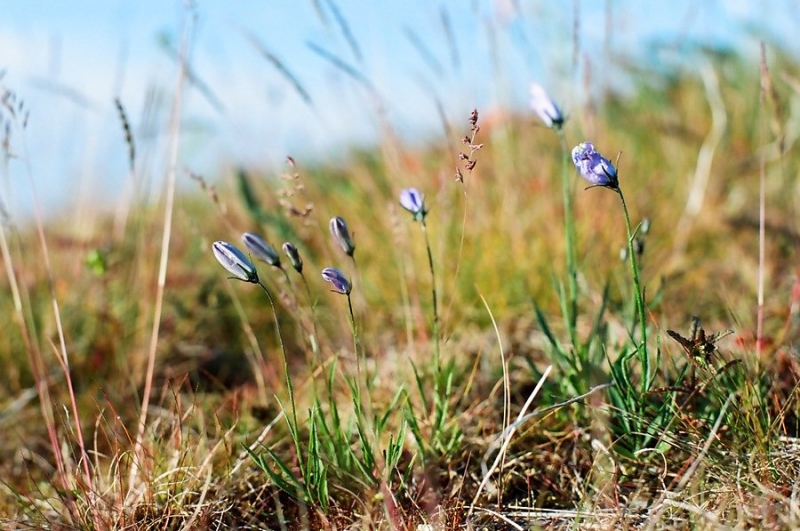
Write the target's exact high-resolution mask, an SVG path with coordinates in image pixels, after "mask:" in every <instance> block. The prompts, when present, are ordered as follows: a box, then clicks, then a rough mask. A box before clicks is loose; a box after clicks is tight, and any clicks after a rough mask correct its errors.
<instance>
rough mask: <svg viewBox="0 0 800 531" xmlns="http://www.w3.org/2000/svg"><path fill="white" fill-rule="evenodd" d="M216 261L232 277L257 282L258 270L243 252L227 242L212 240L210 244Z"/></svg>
mask: <svg viewBox="0 0 800 531" xmlns="http://www.w3.org/2000/svg"><path fill="white" fill-rule="evenodd" d="M211 248H212V250H213V251H214V256H215V257H216V258H217V261H218V262H219V263H220V264H222V267H224V268H225V269H227V270H228V271H229V272H230V273H231V274H232V275H233V276H234V277H236V278H238V279H239V280H243V281H245V282H252V283H253V284H258V272H256V268H255V266H254V265H253V262H251V261H250V259H249V258H247V257H246V256H245V254H244V253H243V252H242V251H240V250H239V249H237V248H236V247H235V246H233V245H231V244H230V243H228V242H214V244H213V245H212V246H211Z"/></svg>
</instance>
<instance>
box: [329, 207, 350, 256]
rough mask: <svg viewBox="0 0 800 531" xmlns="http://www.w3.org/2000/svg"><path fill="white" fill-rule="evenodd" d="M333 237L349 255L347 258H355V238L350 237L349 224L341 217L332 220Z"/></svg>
mask: <svg viewBox="0 0 800 531" xmlns="http://www.w3.org/2000/svg"><path fill="white" fill-rule="evenodd" d="M330 227H331V236H333V239H334V240H336V243H338V244H339V247H341V248H342V250H343V251H344V252H345V253H347V256H353V253H354V252H356V244H355V243H353V237H352V236H350V231H349V230H347V223H345V222H344V219H342V218H340V217H339V216H336V217H333V218H331V222H330Z"/></svg>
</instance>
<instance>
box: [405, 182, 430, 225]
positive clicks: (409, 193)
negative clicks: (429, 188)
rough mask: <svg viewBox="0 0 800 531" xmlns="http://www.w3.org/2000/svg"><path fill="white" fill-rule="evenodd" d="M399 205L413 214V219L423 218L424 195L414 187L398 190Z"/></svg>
mask: <svg viewBox="0 0 800 531" xmlns="http://www.w3.org/2000/svg"><path fill="white" fill-rule="evenodd" d="M400 205H401V206H402V207H403V208H405V209H406V210H408V211H409V212H411V213H412V214H414V221H422V220H423V219H425V214H427V213H428V211H427V210H425V196H424V195H423V194H422V193H421V192H420V191H419V190H417V189H416V188H405V189H403V190H401V191H400Z"/></svg>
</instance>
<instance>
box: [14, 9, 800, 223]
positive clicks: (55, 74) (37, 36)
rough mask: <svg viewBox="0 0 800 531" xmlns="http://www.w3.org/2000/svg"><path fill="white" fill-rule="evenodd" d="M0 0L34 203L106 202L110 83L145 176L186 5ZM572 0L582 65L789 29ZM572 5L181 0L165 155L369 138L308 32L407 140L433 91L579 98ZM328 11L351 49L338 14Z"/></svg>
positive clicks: (338, 147)
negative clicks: (181, 84)
mask: <svg viewBox="0 0 800 531" xmlns="http://www.w3.org/2000/svg"><path fill="white" fill-rule="evenodd" d="M0 5H2V8H3V16H2V17H0V69H4V70H5V75H4V77H3V78H2V80H0V84H2V86H3V87H4V88H5V89H10V90H13V91H14V92H15V93H16V94H17V95H18V96H19V97H20V98H22V99H23V100H24V101H25V102H26V106H27V108H28V109H29V111H30V119H29V122H28V126H27V128H26V131H25V133H24V140H25V142H24V145H23V144H20V142H21V140H22V135H16V136H15V137H12V142H13V143H14V144H13V146H14V149H15V150H16V152H18V154H20V155H21V156H24V155H23V153H26V154H27V159H28V160H29V162H30V164H31V169H32V174H33V177H34V179H35V182H36V186H37V189H38V193H39V195H40V197H41V200H42V204H43V206H44V207H46V208H48V209H50V208H64V207H68V206H70V205H75V204H76V203H80V202H83V203H84V204H85V203H91V204H95V205H100V206H104V207H106V208H109V209H113V208H114V204H115V203H114V201H116V199H117V197H118V195H119V191H120V190H122V189H124V183H125V182H126V180H127V179H128V175H127V169H126V167H127V166H126V159H125V156H126V150H127V148H126V147H125V144H124V142H123V136H122V132H121V129H120V125H119V121H118V118H117V114H116V110H115V108H114V104H113V101H114V98H115V97H119V98H120V99H121V101H122V102H123V103H124V105H125V107H126V109H127V112H128V114H129V116H130V119H131V122H132V126H133V129H134V133H135V134H136V135H137V141H138V142H139V144H140V146H141V155H142V157H144V159H143V160H142V164H143V167H144V168H143V169H145V170H147V171H148V172H150V173H152V178H153V182H154V183H156V184H158V183H159V182H160V179H161V178H162V177H163V173H164V167H163V163H162V161H163V155H164V152H165V149H166V142H165V141H163V140H165V139H166V136H165V134H166V133H165V131H166V120H167V118H168V107H169V98H170V97H171V95H172V94H173V93H174V80H175V63H174V60H173V59H172V58H171V56H170V52H169V47H170V46H174V47H177V46H178V43H179V41H180V35H181V27H182V24H183V23H184V22H185V21H186V19H187V9H186V8H185V7H184V3H183V2H177V1H176V2H170V1H165V0H158V1H156V0H144V1H136V2H133V1H126V2H122V1H113V0H107V1H103V2H101V1H92V2H89V1H72V2H61V1H56V0H50V1H43V2H18V1H10V0H7V1H4V2H1V3H0ZM578 5H579V9H580V44H581V54H582V55H584V56H586V57H588V58H589V59H590V60H591V61H592V62H593V64H594V65H595V66H597V65H601V66H602V65H603V64H605V63H604V61H605V59H604V44H605V43H606V42H610V46H611V51H612V53H614V54H617V55H624V56H629V57H630V56H633V57H637V56H638V57H642V55H641V54H643V50H644V47H645V46H644V45H645V44H646V43H648V42H651V41H653V40H655V39H658V40H662V41H666V42H674V43H680V42H683V41H684V40H697V41H702V42H707V43H711V44H715V43H716V44H720V43H727V44H733V45H736V46H738V47H739V49H740V50H742V52H743V53H752V54H753V55H755V54H756V53H757V50H758V44H757V40H758V35H759V32H762V31H769V32H770V33H772V34H774V35H776V36H777V37H779V38H784V39H785V42H789V41H788V37H789V36H790V35H792V34H794V33H796V32H797V29H798V25H799V24H800V17H799V16H798V15H797V14H796V9H794V3H793V2H792V0H772V1H768V0H764V1H761V2H756V1H748V0H732V1H726V2H723V1H715V0H707V1H698V0H682V1H681V0H678V1H667V0H660V1H637V0H612V1H611V2H610V3H609V2H606V1H599V0H582V1H580V2H579V3H578ZM608 5H610V6H611V12H612V18H611V20H612V26H611V30H612V33H611V38H610V41H607V35H606V31H607V24H606V17H605V12H606V9H607V7H608ZM334 6H335V7H334ZM573 6H574V3H573V2H566V1H564V2H547V1H543V0H540V1H525V0H472V1H467V0H459V1H455V0H451V1H440V2H436V1H430V0H380V1H378V0H375V1H364V0H362V1H358V0H337V1H335V2H334V1H331V0H295V1H291V2H289V1H286V0H264V1H260V2H255V1H238V2H217V1H215V2H211V1H197V2H195V3H193V4H192V8H191V9H190V10H189V11H188V12H190V13H192V16H193V20H194V23H193V24H192V25H191V27H193V30H194V31H193V34H192V40H191V59H192V63H191V66H192V69H193V72H195V73H196V75H197V77H198V79H199V80H200V81H201V82H202V83H203V84H204V86H205V87H206V92H205V93H204V92H203V91H201V90H200V89H198V88H197V86H190V87H188V88H187V91H186V97H185V102H184V114H183V116H184V120H183V127H184V133H183V136H182V143H181V150H180V167H189V168H191V169H192V170H193V171H195V172H197V173H199V174H202V175H204V176H206V177H208V178H212V179H213V178H214V176H215V175H217V174H218V173H219V170H220V168H222V167H225V166H227V165H231V164H244V165H261V166H264V165H268V166H271V167H275V168H278V169H280V168H281V164H282V161H283V160H284V159H285V157H286V156H287V155H291V156H293V157H295V158H296V159H298V160H299V161H300V162H303V161H304V160H305V161H309V160H313V159H315V158H317V159H318V158H320V157H326V158H337V157H340V156H341V155H342V154H343V153H344V152H345V151H346V149H347V146H349V145H354V144H355V145H369V144H370V143H371V142H374V141H376V140H377V139H378V118H377V112H376V105H375V104H373V103H370V98H369V92H368V91H367V90H365V89H364V88H363V87H362V86H360V85H359V83H358V82H356V81H354V80H353V79H352V78H351V77H349V76H348V75H346V74H345V73H343V72H342V70H341V69H339V68H336V67H334V66H333V65H332V64H331V63H330V62H329V61H326V60H325V59H324V58H323V57H321V56H320V54H319V53H316V52H315V51H313V49H312V48H313V47H316V48H318V49H322V50H326V51H327V52H328V53H331V54H333V55H335V56H336V57H338V58H340V59H341V60H342V61H344V62H346V63H347V64H348V65H350V66H352V67H353V68H354V69H355V70H357V71H358V72H359V73H360V74H361V75H363V76H364V77H365V78H366V79H368V80H369V83H370V84H371V85H372V86H374V90H375V91H376V93H377V94H378V97H379V98H380V101H381V102H382V103H383V105H384V106H385V111H386V113H387V117H388V120H389V121H390V123H392V125H393V126H394V127H395V129H396V130H397V131H398V132H400V134H401V135H402V136H403V138H404V139H405V140H406V141H408V142H411V143H413V142H415V141H416V142H420V141H424V140H425V139H428V138H432V137H434V136H435V135H438V134H439V133H440V130H441V126H440V122H439V119H438V117H437V113H436V107H435V101H436V100H437V99H438V100H439V101H441V103H442V105H443V107H444V110H445V113H446V114H447V116H448V117H449V118H450V119H451V120H461V121H465V120H466V117H467V115H468V113H469V111H470V110H471V109H472V108H473V107H477V108H478V109H480V110H482V111H484V112H491V111H492V110H496V109H501V108H502V109H522V108H524V107H525V105H526V99H527V91H528V87H527V85H528V83H529V82H530V81H531V80H534V79H536V80H538V81H540V82H542V83H543V84H544V85H545V86H547V87H548V88H550V90H551V91H552V92H554V93H556V94H558V95H559V96H560V98H561V101H562V106H563V107H565V108H566V109H569V108H570V107H571V106H573V105H577V103H578V101H577V99H578V98H580V97H581V95H580V94H579V93H577V92H576V91H575V90H573V89H575V88H577V87H579V86H580V83H579V82H576V79H578V80H579V79H580V78H579V74H580V73H579V72H577V73H576V72H574V71H573V70H572V53H573V48H572V42H573V41H572V27H573ZM336 9H338V11H339V12H340V13H341V16H342V17H343V18H344V19H345V20H346V21H347V25H348V27H349V29H350V31H351V33H352V36H353V40H354V41H355V42H356V43H357V45H358V52H355V51H354V50H353V48H352V47H351V46H350V44H349V42H348V39H347V37H346V35H345V34H344V32H343V30H342V28H341V27H340V25H338V24H337V22H336V20H335V19H336V15H335V13H334V11H335V10H336ZM444 18H446V19H447V21H448V25H449V27H450V28H451V29H452V40H451V39H449V38H448V36H447V30H446V29H445V26H446V25H445V23H444V22H443V19H444ZM749 30H754V31H749ZM253 38H255V39H256V40H257V41H258V42H259V43H260V44H261V45H262V46H263V47H265V48H266V49H268V50H269V52H270V53H272V54H273V55H274V56H275V57H277V58H279V60H280V61H281V62H282V63H283V64H284V65H285V66H286V67H287V68H288V69H289V70H290V72H291V73H292V74H293V75H294V76H295V77H296V78H297V79H298V80H299V82H300V83H301V85H302V87H303V88H304V90H305V91H306V92H307V94H308V96H309V97H310V101H311V103H310V104H309V103H308V102H306V101H304V99H303V98H302V97H301V96H300V94H299V93H298V92H297V90H295V89H293V88H292V86H291V84H290V82H289V81H288V80H287V79H286V78H285V77H284V76H282V75H281V74H280V73H279V72H278V70H277V69H276V68H275V67H274V65H272V64H270V63H269V62H267V61H266V60H265V59H264V58H263V57H262V56H261V55H260V53H259V51H258V49H257V48H256V46H254V44H253V42H252V40H251V39H253ZM165 41H168V42H170V43H171V44H170V45H165V44H164V42H165ZM596 70H597V71H598V72H603V70H604V69H603V68H597V69H596ZM599 75H602V74H599ZM605 75H606V76H610V77H613V76H614V72H613V71H607V72H606V74H605ZM599 81H608V80H599ZM159 98H160V99H159ZM153 101H159V102H160V103H158V105H160V108H162V111H163V112H161V113H159V114H157V116H158V119H157V120H156V123H155V124H154V125H153V126H152V127H146V126H147V124H146V123H144V121H143V117H144V116H145V109H146V108H147V106H148V105H150V104H152V102H153ZM152 135H157V136H156V137H155V138H157V139H161V140H162V141H156V142H152V143H150V144H149V145H150V146H151V147H152V149H151V150H150V151H148V150H147V148H146V146H147V145H148V138H152ZM23 148H24V150H23ZM23 170H24V168H23V165H21V164H18V163H13V162H12V165H11V172H10V177H3V179H4V181H5V182H3V183H2V187H0V194H2V195H0V200H2V202H3V204H4V205H5V207H6V208H9V209H10V210H11V212H12V214H13V215H14V216H26V215H27V213H29V211H30V186H29V184H28V181H27V177H26V174H25V172H24V171H23ZM154 189H156V190H157V189H158V187H154Z"/></svg>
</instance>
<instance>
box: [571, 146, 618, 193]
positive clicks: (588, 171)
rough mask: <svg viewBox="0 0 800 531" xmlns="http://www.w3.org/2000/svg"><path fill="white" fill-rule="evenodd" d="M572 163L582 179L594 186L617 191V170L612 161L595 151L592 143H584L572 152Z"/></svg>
mask: <svg viewBox="0 0 800 531" xmlns="http://www.w3.org/2000/svg"><path fill="white" fill-rule="evenodd" d="M572 162H573V163H574V164H575V167H576V168H577V169H578V172H579V173H580V174H581V177H583V178H584V179H586V180H587V181H589V182H590V183H592V185H593V186H605V187H607V188H614V189H616V188H617V187H618V186H619V182H618V181H617V177H618V176H617V169H616V168H615V167H614V165H613V164H611V161H610V160H608V159H607V158H605V157H604V156H602V155H601V154H600V153H598V152H597V151H595V150H594V146H593V145H592V143H591V142H583V143H581V144H578V145H577V146H575V148H574V149H573V150H572Z"/></svg>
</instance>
